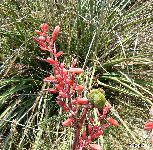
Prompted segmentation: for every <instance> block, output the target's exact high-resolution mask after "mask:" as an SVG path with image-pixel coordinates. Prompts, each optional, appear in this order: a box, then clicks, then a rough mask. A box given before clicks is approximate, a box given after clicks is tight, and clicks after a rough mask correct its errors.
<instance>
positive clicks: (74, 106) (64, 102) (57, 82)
mask: <svg viewBox="0 0 153 150" xmlns="http://www.w3.org/2000/svg"><path fill="white" fill-rule="evenodd" d="M40 29H41V30H36V31H35V33H36V34H37V35H38V37H34V38H33V39H34V41H35V42H36V43H37V44H38V45H39V47H40V49H41V50H42V51H48V52H50V53H51V55H52V58H51V57H48V58H47V59H46V60H45V61H46V62H47V63H49V64H50V65H52V66H53V74H51V75H50V76H49V77H46V78H45V79H44V82H47V83H51V85H52V87H50V88H48V89H44V92H48V93H58V96H57V97H56V102H57V104H58V105H59V106H60V107H62V110H63V112H64V113H66V114H67V116H68V119H67V120H65V121H64V122H63V123H62V125H63V126H71V128H73V129H74V140H73V144H72V150H83V149H91V150H100V149H101V147H100V146H99V145H96V144H92V143H91V142H93V141H94V140H96V139H97V138H98V137H99V136H101V135H102V134H103V131H104V130H105V128H107V127H108V126H109V125H111V126H116V125H118V122H117V121H116V120H114V119H112V118H107V117H106V115H107V114H108V113H109V110H110V109H111V106H110V104H105V101H102V102H101V99H104V100H105V97H104V96H103V95H102V94H100V93H99V92H100V91H101V90H98V92H97V91H96V90H93V93H92V94H90V98H91V99H90V100H89V99H88V98H86V97H82V95H81V94H82V92H83V90H84V87H83V85H80V84H78V83H77V82H76V80H75V79H76V78H77V75H79V74H81V73H83V72H84V70H83V69H81V68H77V67H76V63H77V60H76V59H73V60H72V63H71V66H70V67H69V68H66V66H65V65H64V63H60V61H59V57H60V56H62V55H63V51H59V52H57V50H56V45H55V40H56V37H57V36H58V34H59V32H60V27H59V26H56V27H55V29H54V31H53V33H52V36H51V37H50V36H48V35H47V32H48V24H46V23H44V24H42V25H41V26H40ZM95 91H96V92H97V93H98V94H99V95H98V96H96V93H94V92H95ZM97 97H98V98H99V97H100V99H97ZM92 99H93V100H92ZM93 109H96V110H97V116H98V118H99V120H98V121H99V122H100V123H101V125H96V124H95V121H94V116H93V114H92V111H93ZM99 111H100V112H102V113H100V112H99ZM102 122H106V123H105V124H102Z"/></svg>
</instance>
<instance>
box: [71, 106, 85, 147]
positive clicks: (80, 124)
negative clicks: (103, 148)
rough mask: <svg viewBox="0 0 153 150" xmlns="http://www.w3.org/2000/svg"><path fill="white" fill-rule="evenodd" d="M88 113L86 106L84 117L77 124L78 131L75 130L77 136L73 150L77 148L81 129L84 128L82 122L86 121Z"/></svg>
mask: <svg viewBox="0 0 153 150" xmlns="http://www.w3.org/2000/svg"><path fill="white" fill-rule="evenodd" d="M86 114H87V108H84V111H83V114H82V117H81V119H80V122H79V123H78V124H77V125H76V131H75V136H74V142H73V145H72V150H77V146H78V140H79V135H80V130H81V128H82V124H83V122H84V119H85V117H86Z"/></svg>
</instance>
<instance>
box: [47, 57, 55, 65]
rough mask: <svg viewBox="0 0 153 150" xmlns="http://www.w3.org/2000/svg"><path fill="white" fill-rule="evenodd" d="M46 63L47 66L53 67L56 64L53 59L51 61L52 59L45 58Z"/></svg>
mask: <svg viewBox="0 0 153 150" xmlns="http://www.w3.org/2000/svg"><path fill="white" fill-rule="evenodd" d="M46 62H48V63H49V64H51V65H55V64H56V63H57V62H56V61H55V60H54V59H52V58H47V59H46Z"/></svg>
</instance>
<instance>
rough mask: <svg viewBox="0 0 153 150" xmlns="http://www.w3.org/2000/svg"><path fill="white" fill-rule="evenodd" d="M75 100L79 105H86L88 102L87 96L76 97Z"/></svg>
mask: <svg viewBox="0 0 153 150" xmlns="http://www.w3.org/2000/svg"><path fill="white" fill-rule="evenodd" d="M76 100H77V103H78V104H79V105H87V104H88V103H89V100H88V99H87V98H80V97H77V98H76Z"/></svg>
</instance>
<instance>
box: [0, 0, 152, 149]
mask: <svg viewBox="0 0 153 150" xmlns="http://www.w3.org/2000/svg"><path fill="white" fill-rule="evenodd" d="M0 8H1V9H0V15H1V23H0V37H1V40H0V73H1V80H0V93H1V95H0V149H1V147H2V149H6V150H8V149H24V148H27V149H57V150H64V149H70V146H71V144H72V143H71V142H72V140H71V139H72V133H71V131H70V129H68V128H63V127H62V125H61V122H63V121H64V120H65V116H64V115H62V113H61V110H60V109H59V107H58V106H57V104H56V95H51V94H50V95H48V94H44V93H43V92H42V91H43V89H44V88H46V87H47V86H48V85H47V84H46V83H43V82H42V79H43V78H44V77H46V76H48V75H49V74H50V73H51V72H52V67H51V66H49V65H48V64H47V63H45V62H44V61H42V59H44V58H47V57H48V55H49V53H45V52H44V53H43V52H42V51H40V50H39V47H38V46H37V45H36V44H35V43H34V41H33V36H35V35H34V30H35V29H38V28H39V26H40V24H42V23H44V22H47V23H48V24H49V26H50V33H52V29H53V28H54V27H55V26H56V25H59V26H60V27H61V31H60V34H59V36H58V38H57V41H56V46H57V50H59V51H61V50H62V51H63V52H64V55H63V57H62V59H61V61H64V63H65V64H67V65H68V66H69V65H70V61H71V59H72V58H75V57H76V58H77V59H78V64H77V65H78V66H79V67H80V68H83V69H84V70H85V73H84V75H82V76H81V77H80V78H79V80H80V81H81V82H82V83H83V84H84V85H86V88H87V89H88V88H90V87H91V88H101V87H102V88H103V89H104V90H105V94H106V98H107V100H108V101H109V102H110V103H111V104H112V105H113V106H114V107H113V109H112V112H111V115H113V116H114V117H115V118H116V119H117V120H118V122H119V124H120V126H119V127H118V128H113V129H108V130H107V131H106V132H105V134H104V136H103V138H101V139H100V140H98V141H97V142H98V143H100V144H101V145H102V146H103V149H106V150H107V149H118V150H119V149H124V148H127V146H129V145H130V144H142V145H143V144H146V145H145V146H146V147H144V148H145V149H147V148H148V149H149V148H150V145H149V140H148V141H147V142H146V139H145V138H144V137H143V135H145V136H146V137H148V138H149V136H148V133H147V132H144V130H143V124H144V123H145V122H146V121H147V120H148V119H149V109H150V106H151V105H152V99H151V97H152V96H153V71H152V70H153V67H152V66H153V58H152V55H153V50H152V49H153V42H152V36H153V34H152V29H153V27H152V23H153V16H152V14H151V13H152V10H153V5H152V0H148V1H145V2H144V1H143V0H139V1H136V0H97V1H93V0H84V1H83V0H82V1H74V0H68V1H66V0H56V1H53V0H47V1H43V0H37V1H32V0H31V1H27V0H24V1H17V0H2V2H0ZM131 149H132V148H131Z"/></svg>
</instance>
